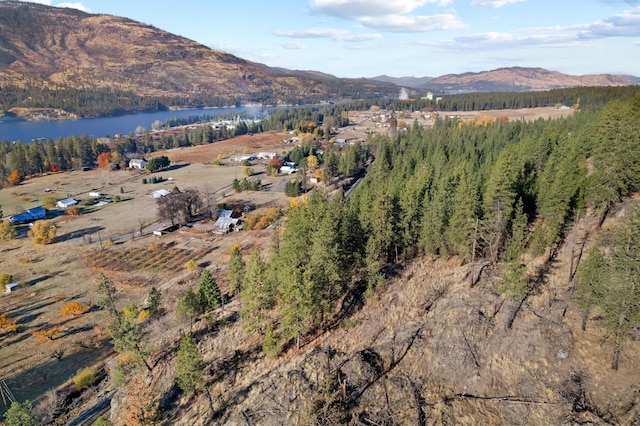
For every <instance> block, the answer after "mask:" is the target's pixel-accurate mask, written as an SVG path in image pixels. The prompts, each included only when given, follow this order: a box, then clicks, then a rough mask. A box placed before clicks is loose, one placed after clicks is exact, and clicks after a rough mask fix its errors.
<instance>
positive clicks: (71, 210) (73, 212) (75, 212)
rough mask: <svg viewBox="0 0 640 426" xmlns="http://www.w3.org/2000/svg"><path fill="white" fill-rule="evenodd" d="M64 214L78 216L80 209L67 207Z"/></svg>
mask: <svg viewBox="0 0 640 426" xmlns="http://www.w3.org/2000/svg"><path fill="white" fill-rule="evenodd" d="M66 214H67V216H80V209H79V208H77V207H75V206H72V207H69V208H68V209H67V210H66Z"/></svg>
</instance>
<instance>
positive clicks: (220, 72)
mask: <svg viewBox="0 0 640 426" xmlns="http://www.w3.org/2000/svg"><path fill="white" fill-rule="evenodd" d="M638 83H640V78H638V77H631V76H620V75H608V74H607V75H585V76H571V75H566V74H562V73H559V72H556V71H548V70H545V69H542V68H520V67H515V68H501V69H497V70H493V71H486V72H479V73H465V74H448V75H444V76H440V77H435V78H431V77H422V78H415V77H402V78H395V77H389V76H378V77H373V78H361V79H346V78H339V77H336V76H333V75H330V74H326V73H322V72H319V71H313V70H306V71H302V70H288V69H284V68H276V67H269V66H267V65H264V64H259V63H255V62H251V61H248V60H245V59H242V58H239V57H237V56H234V55H231V54H229V53H225V52H222V51H218V50H214V49H211V48H209V47H207V46H204V45H202V44H200V43H197V42H195V41H193V40H189V39H186V38H184V37H180V36H177V35H174V34H171V33H168V32H165V31H162V30H160V29H158V28H155V27H153V26H150V25H145V24H142V23H140V22H136V21H133V20H130V19H126V18H121V17H116V16H110V15H98V14H89V13H85V12H82V11H79V10H76V9H70V8H57V7H51V6H45V5H41V4H36V3H24V2H18V1H0V87H8V86H9V87H22V88H26V87H38V88H48V89H61V88H72V89H80V90H88V89H93V90H95V89H109V90H118V91H125V92H131V93H135V94H136V95H140V96H165V97H185V98H186V97H193V96H197V95H198V94H203V93H209V94H210V93H215V94H216V96H218V97H220V98H224V99H229V100H234V101H236V102H238V101H240V102H244V103H246V102H269V103H279V102H288V103H291V102H304V103H308V102H310V101H319V100H345V99H354V98H357V97H358V98H380V97H387V98H389V97H396V96H397V95H398V93H399V87H398V86H401V87H405V88H407V89H409V95H410V96H413V95H420V94H422V93H424V92H426V91H433V92H438V93H441V92H444V93H448V94H451V93H463V92H478V91H530V90H536V91H539V90H550V89H556V88H563V87H574V86H601V85H607V86H608V85H635V84H638Z"/></svg>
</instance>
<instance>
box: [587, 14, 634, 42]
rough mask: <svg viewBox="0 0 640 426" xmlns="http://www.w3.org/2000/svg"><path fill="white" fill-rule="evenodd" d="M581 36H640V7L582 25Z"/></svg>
mask: <svg viewBox="0 0 640 426" xmlns="http://www.w3.org/2000/svg"><path fill="white" fill-rule="evenodd" d="M580 29H581V31H580V32H579V36H580V38H587V39H588V38H609V37H640V7H638V8H635V9H632V10H627V11H625V12H623V13H620V14H618V15H613V16H611V17H609V18H606V19H603V20H601V21H596V22H593V23H591V24H586V25H582V26H581V27H580Z"/></svg>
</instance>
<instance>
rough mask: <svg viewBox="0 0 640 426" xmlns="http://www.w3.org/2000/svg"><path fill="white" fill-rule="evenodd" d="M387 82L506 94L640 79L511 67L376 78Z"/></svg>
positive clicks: (447, 90)
mask: <svg viewBox="0 0 640 426" xmlns="http://www.w3.org/2000/svg"><path fill="white" fill-rule="evenodd" d="M373 79H374V80H378V81H381V82H385V83H393V84H396V85H400V86H406V87H410V88H413V89H426V90H431V91H435V92H445V93H463V92H502V91H515V92H526V91H540V90H552V89H562V88H565V87H578V86H633V85H637V84H639V83H640V78H639V77H635V76H629V75H614V74H588V75H580V76H576V75H568V74H563V73H560V72H558V71H549V70H546V69H544V68H523V67H510V68H498V69H495V70H491V71H482V72H468V73H464V74H446V75H443V76H440V77H418V78H416V77H401V78H394V77H389V76H385V75H382V76H377V77H373Z"/></svg>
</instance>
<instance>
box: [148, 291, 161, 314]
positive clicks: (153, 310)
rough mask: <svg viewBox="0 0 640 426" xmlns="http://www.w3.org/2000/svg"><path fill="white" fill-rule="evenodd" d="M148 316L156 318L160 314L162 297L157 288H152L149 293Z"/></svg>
mask: <svg viewBox="0 0 640 426" xmlns="http://www.w3.org/2000/svg"><path fill="white" fill-rule="evenodd" d="M148 310H149V316H150V317H151V318H157V317H159V316H160V315H161V314H162V311H163V309H162V295H161V294H160V292H159V291H158V289H157V288H155V287H152V288H151V292H150V293H149V307H148Z"/></svg>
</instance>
